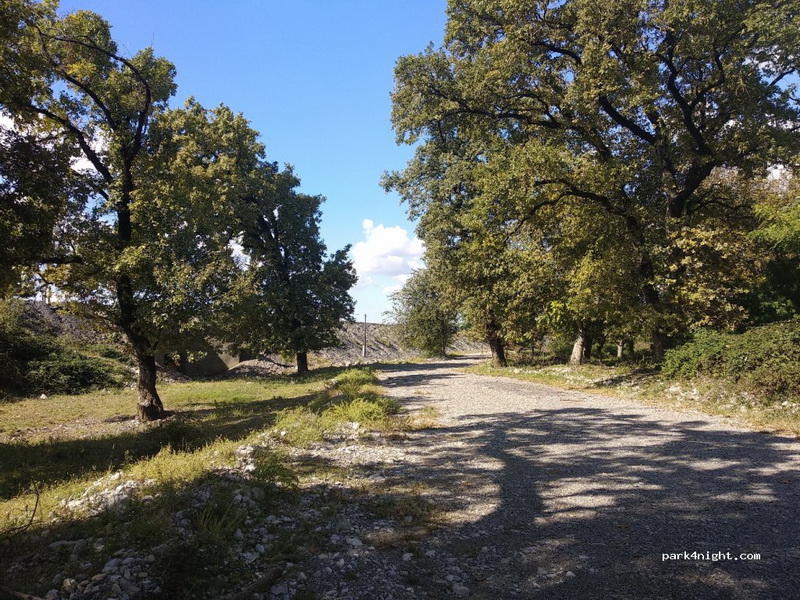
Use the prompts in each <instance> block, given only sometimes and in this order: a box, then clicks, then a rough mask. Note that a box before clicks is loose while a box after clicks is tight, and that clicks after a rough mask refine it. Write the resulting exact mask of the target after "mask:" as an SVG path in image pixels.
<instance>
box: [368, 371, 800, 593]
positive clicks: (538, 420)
mask: <svg viewBox="0 0 800 600" xmlns="http://www.w3.org/2000/svg"><path fill="white" fill-rule="evenodd" d="M468 362H469V361H468V360H461V361H446V362H442V363H428V364H421V365H399V366H396V367H388V368H386V369H385V370H384V371H383V373H382V375H381V377H382V379H383V385H384V386H386V388H387V389H388V390H389V392H390V394H391V395H392V396H394V397H396V398H397V399H398V400H400V401H401V403H403V404H404V405H405V406H406V407H408V408H412V409H413V408H418V407H422V406H432V407H434V408H436V409H437V410H438V411H439V412H440V413H441V414H442V417H441V418H440V422H441V425H442V426H441V427H440V428H438V429H435V430H430V431H425V432H419V433H417V434H415V435H413V436H412V437H411V439H409V440H407V441H405V442H402V443H401V445H402V446H403V451H404V454H405V455H406V456H407V461H408V462H407V463H406V464H405V465H403V466H402V467H401V466H400V465H398V468H403V469H404V470H407V472H410V473H413V477H416V478H418V479H419V480H420V481H422V482H424V484H425V485H426V486H428V488H429V489H430V493H431V495H432V496H433V497H435V498H436V501H437V503H439V504H440V505H441V506H446V507H447V509H448V514H449V522H450V523H452V525H450V526H446V527H444V528H443V529H442V530H441V531H440V532H439V533H437V534H436V538H437V539H436V540H435V543H436V544H437V545H438V546H439V547H441V548H442V549H443V550H446V552H447V554H450V555H454V556H457V557H459V560H460V561H462V563H463V565H464V566H465V571H466V572H467V574H468V575H469V577H470V581H468V582H466V583H468V587H469V590H470V592H469V597H473V598H495V599H496V598H526V597H542V598H625V599H628V598H630V599H633V598H720V599H722V598H726V599H727V598H741V599H752V598H776V599H777V598H781V599H783V598H800V518H798V517H800V514H799V513H800V511H798V504H800V458H798V457H799V456H800V452H799V451H800V443H798V441H797V440H795V439H793V438H787V437H781V436H777V435H769V434H763V433H756V432H752V431H748V430H745V429H742V428H738V427H736V426H735V425H732V424H731V423H730V422H728V421H726V420H725V419H721V418H717V417H712V416H707V415H703V414H700V413H686V412H675V411H673V410H666V409H658V408H653V407H649V406H642V405H639V404H637V403H634V402H632V401H627V400H620V399H615V398H606V397H601V396H597V395H588V394H583V393H578V392H572V391H564V390H559V389H556V388H552V387H548V386H544V385H538V384H533V383H526V382H521V381H515V380H511V379H505V378H497V377H483V376H478V375H470V374H465V373H463V372H460V371H459V370H458V368H459V367H461V366H464V365H465V364H467V363H468ZM684 551H687V552H693V551H697V552H702V553H705V552H710V553H714V552H730V553H731V554H732V555H733V556H734V557H738V556H739V555H740V554H742V553H759V554H760V555H761V559H760V560H741V559H740V560H716V561H714V560H699V561H698V560H680V561H663V560H662V554H664V553H682V552H684Z"/></svg>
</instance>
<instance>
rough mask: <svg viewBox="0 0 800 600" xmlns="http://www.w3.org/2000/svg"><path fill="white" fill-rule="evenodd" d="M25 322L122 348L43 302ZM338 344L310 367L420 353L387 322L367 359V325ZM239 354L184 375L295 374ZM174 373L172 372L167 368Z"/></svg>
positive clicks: (460, 344)
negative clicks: (364, 353)
mask: <svg viewBox="0 0 800 600" xmlns="http://www.w3.org/2000/svg"><path fill="white" fill-rule="evenodd" d="M25 313H26V314H25V319H26V321H27V324H28V327H30V328H31V329H32V330H33V331H35V332H36V333H38V334H42V335H49V336H55V337H60V338H69V339H70V340H71V342H72V343H73V344H74V343H75V342H76V341H77V342H80V343H83V344H98V343H103V344H110V345H116V344H119V340H120V338H119V336H114V335H112V334H109V333H104V332H100V331H98V330H97V329H96V328H93V327H92V326H91V323H89V322H87V321H86V320H85V319H81V318H79V317H75V316H73V315H71V314H69V313H67V312H65V311H62V310H60V309H57V308H54V307H52V306H50V305H47V304H45V303H43V302H29V303H27V306H26V311H25ZM339 340H340V343H339V345H338V346H336V347H334V348H328V349H326V350H322V351H320V352H314V353H312V354H311V355H310V356H309V361H310V365H311V367H312V368H313V367H319V366H328V365H334V366H342V365H348V364H357V363H364V362H367V363H371V362H379V361H394V360H403V359H411V358H415V357H417V356H418V355H419V353H418V352H416V351H414V350H409V349H407V348H403V347H402V346H401V345H400V341H399V335H398V332H397V326H395V325H390V324H385V323H367V356H366V357H365V358H364V357H362V355H361V348H362V344H363V340H364V323H363V322H361V323H348V324H346V325H345V326H344V327H343V328H342V330H341V332H340V334H339ZM449 352H452V353H454V354H472V353H478V352H488V348H487V347H486V346H485V345H484V344H481V343H479V342H475V341H472V340H469V339H467V338H466V337H465V336H459V337H458V338H457V339H456V341H455V342H454V343H453V345H452V346H451V347H450V348H449ZM240 358H246V357H244V356H242V357H240V356H238V355H231V354H228V353H225V352H219V353H211V354H209V355H208V356H206V357H205V358H203V359H200V360H196V361H192V362H187V363H185V364H184V368H183V372H184V374H186V375H189V376H193V377H197V376H200V377H203V376H210V375H221V374H223V373H229V374H230V375H239V376H241V375H266V374H270V373H286V372H290V371H291V370H293V368H294V366H293V364H291V363H292V362H293V360H292V358H291V357H281V356H278V355H269V356H267V357H259V358H257V359H246V360H240ZM169 370H170V371H172V369H169Z"/></svg>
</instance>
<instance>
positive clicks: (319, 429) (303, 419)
mask: <svg viewBox="0 0 800 600" xmlns="http://www.w3.org/2000/svg"><path fill="white" fill-rule="evenodd" d="M376 382H377V377H376V376H375V373H374V372H373V371H372V369H364V368H360V369H348V370H347V371H344V372H343V373H342V374H340V375H339V376H338V377H336V378H335V379H334V380H333V382H332V384H331V385H330V386H329V387H328V388H327V389H326V390H325V391H324V392H323V393H322V394H320V395H319V396H318V397H317V398H316V399H315V401H314V402H313V403H312V404H311V405H310V406H302V407H293V408H287V409H284V410H282V411H281V412H280V413H278V416H277V418H276V420H275V427H274V431H276V432H277V434H278V435H279V436H280V438H281V439H283V440H285V441H286V442H288V443H290V444H293V445H297V446H305V445H308V444H310V443H312V442H317V441H320V440H322V439H323V438H324V436H325V434H326V433H328V432H331V431H335V430H336V429H337V428H339V427H341V426H342V425H343V424H345V423H353V422H355V423H359V424H360V425H363V426H366V427H376V428H382V427H384V426H386V425H387V423H388V420H389V418H390V417H391V415H394V414H396V413H397V412H398V411H399V410H400V407H399V405H398V404H397V401H395V400H394V399H392V398H388V397H386V396H383V395H381V394H380V393H378V391H377V390H376V388H375V383H376Z"/></svg>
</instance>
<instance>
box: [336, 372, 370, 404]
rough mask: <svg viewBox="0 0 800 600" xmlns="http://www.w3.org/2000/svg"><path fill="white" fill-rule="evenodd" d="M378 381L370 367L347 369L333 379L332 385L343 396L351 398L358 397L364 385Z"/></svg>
mask: <svg viewBox="0 0 800 600" xmlns="http://www.w3.org/2000/svg"><path fill="white" fill-rule="evenodd" d="M376 383H378V377H377V376H376V375H375V372H374V371H373V370H372V369H368V368H361V369H348V370H347V371H344V372H343V373H341V374H340V375H339V376H338V377H336V379H334V387H335V388H336V391H338V392H339V393H340V394H342V395H343V396H345V397H347V398H350V399H351V400H352V399H355V398H356V397H358V395H359V393H360V392H361V388H362V387H364V386H365V385H374V384H376Z"/></svg>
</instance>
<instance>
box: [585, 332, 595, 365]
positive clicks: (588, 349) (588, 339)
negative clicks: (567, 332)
mask: <svg viewBox="0 0 800 600" xmlns="http://www.w3.org/2000/svg"><path fill="white" fill-rule="evenodd" d="M593 345H594V336H592V335H589V334H588V333H587V334H585V335H584V336H583V358H584V360H589V359H590V358H592V346H593Z"/></svg>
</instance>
